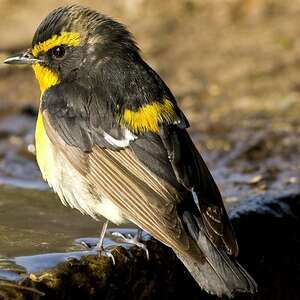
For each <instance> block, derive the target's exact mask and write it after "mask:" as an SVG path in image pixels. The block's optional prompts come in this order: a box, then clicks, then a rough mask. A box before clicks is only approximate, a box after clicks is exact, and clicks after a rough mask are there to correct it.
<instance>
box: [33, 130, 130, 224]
mask: <svg viewBox="0 0 300 300" xmlns="http://www.w3.org/2000/svg"><path fill="white" fill-rule="evenodd" d="M37 130H38V131H39V135H38V136H37V135H36V138H38V139H39V141H38V142H36V155H37V161H38V165H39V167H40V170H41V172H42V175H43V178H44V179H45V180H46V181H47V182H48V184H49V186H50V187H52V188H53V190H54V191H55V192H56V193H57V194H58V196H59V198H60V199H61V201H62V203H63V204H64V205H69V206H71V207H72V208H76V209H78V210H79V211H80V212H81V213H83V214H88V215H90V216H91V217H93V218H94V219H99V216H100V215H102V216H104V217H105V218H106V219H108V220H110V221H111V222H113V223H115V224H120V223H122V222H125V221H126V219H125V218H124V216H123V214H122V212H121V211H120V209H119V208H118V207H117V206H116V205H114V204H113V203H112V201H110V200H109V199H107V198H105V197H103V196H101V195H98V194H96V193H95V191H94V190H93V189H92V187H91V186H90V185H89V184H88V183H87V182H86V179H85V178H84V177H83V176H82V175H81V174H80V173H79V172H78V171H77V170H76V169H75V168H74V167H73V166H72V165H71V164H70V163H69V162H68V160H67V159H66V158H65V157H64V155H63V154H62V153H60V152H58V151H55V149H54V147H53V145H52V143H51V141H50V140H49V138H48V136H47V135H46V132H45V131H44V130H43V134H41V128H37Z"/></svg>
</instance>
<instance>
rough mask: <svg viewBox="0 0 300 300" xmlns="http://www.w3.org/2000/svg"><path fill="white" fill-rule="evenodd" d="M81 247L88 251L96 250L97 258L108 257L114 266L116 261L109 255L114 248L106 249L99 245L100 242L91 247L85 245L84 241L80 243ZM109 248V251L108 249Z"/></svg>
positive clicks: (87, 244)
mask: <svg viewBox="0 0 300 300" xmlns="http://www.w3.org/2000/svg"><path fill="white" fill-rule="evenodd" d="M81 245H82V246H83V247H85V248H86V249H89V250H90V249H96V251H97V253H98V256H99V257H100V256H106V257H109V258H110V259H111V260H112V263H113V265H115V264H116V260H115V258H114V256H113V254H112V253H111V251H112V250H113V249H114V248H115V247H113V248H111V247H110V246H108V247H106V248H104V247H103V244H102V243H100V242H99V243H98V244H97V245H96V246H95V244H94V245H91V244H90V243H87V242H85V241H81ZM109 248H111V249H109Z"/></svg>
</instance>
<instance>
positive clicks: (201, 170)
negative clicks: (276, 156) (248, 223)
mask: <svg viewBox="0 0 300 300" xmlns="http://www.w3.org/2000/svg"><path fill="white" fill-rule="evenodd" d="M160 137H161V139H162V142H163V144H164V146H165V148H166V150H167V153H168V157H169V160H170V162H171V165H172V167H173V170H174V173H175V175H176V178H177V180H178V181H179V182H180V183H181V184H182V185H183V186H184V187H186V189H188V190H190V191H191V192H192V193H193V196H194V200H195V201H197V202H198V205H199V208H200V213H201V216H202V220H203V223H204V225H205V228H206V231H207V233H208V235H209V237H210V239H211V240H212V242H213V243H214V244H215V245H217V246H221V247H222V246H225V248H226V250H227V252H228V253H229V254H231V255H234V256H237V255H238V245H237V241H236V238H235V234H234V231H233V228H232V226H231V223H230V221H229V218H228V215H227V212H226V210H225V207H224V204H223V200H222V197H221V194H220V192H219V189H218V187H217V185H216V183H215V181H214V179H213V177H212V175H211V173H210V171H209V170H208V168H207V166H206V164H205V162H204V161H203V159H202V157H201V155H200V154H199V152H198V150H197V149H196V147H195V145H194V143H193V142H192V140H191V138H190V136H189V134H188V133H187V131H186V130H185V129H181V128H178V127H177V126H176V125H162V126H161V129H160Z"/></svg>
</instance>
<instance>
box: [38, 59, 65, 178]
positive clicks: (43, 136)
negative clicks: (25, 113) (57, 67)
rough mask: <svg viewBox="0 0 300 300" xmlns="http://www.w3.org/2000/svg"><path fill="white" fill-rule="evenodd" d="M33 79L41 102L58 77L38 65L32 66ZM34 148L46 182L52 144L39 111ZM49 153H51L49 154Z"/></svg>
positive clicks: (57, 80)
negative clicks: (38, 89)
mask: <svg viewBox="0 0 300 300" xmlns="http://www.w3.org/2000/svg"><path fill="white" fill-rule="evenodd" d="M33 70H34V73H35V77H36V79H37V81H38V83H39V86H40V90H41V101H42V96H43V94H44V92H45V91H46V90H47V89H49V88H50V87H51V86H54V85H56V84H57V83H58V82H59V79H58V76H57V75H56V74H55V73H54V72H52V71H51V70H49V69H48V68H46V67H43V66H41V65H39V64H35V65H33ZM35 148H36V159H37V163H38V165H39V168H40V170H41V172H42V175H43V178H44V179H45V180H47V178H48V177H49V176H51V174H52V171H53V170H51V169H52V168H53V163H52V161H51V155H52V150H53V149H52V148H53V146H52V143H51V141H50V140H49V138H48V136H47V133H46V131H45V128H44V123H43V116H42V113H41V111H39V114H38V118H37V122H36V129H35ZM50 152H51V153H50Z"/></svg>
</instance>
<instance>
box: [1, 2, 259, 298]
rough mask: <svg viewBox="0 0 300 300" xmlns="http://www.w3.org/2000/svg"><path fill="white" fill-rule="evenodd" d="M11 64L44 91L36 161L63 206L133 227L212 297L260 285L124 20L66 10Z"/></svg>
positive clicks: (180, 119) (183, 123) (180, 117)
mask: <svg viewBox="0 0 300 300" xmlns="http://www.w3.org/2000/svg"><path fill="white" fill-rule="evenodd" d="M4 62H5V63H7V64H28V65H31V66H32V68H33V71H34V73H35V77H36V79H37V81H38V83H39V88H40V91H41V98H40V105H39V113H38V117H37V122H36V131H35V147H36V159H37V163H38V166H39V168H40V170H41V173H42V176H43V178H44V179H45V180H46V181H47V182H48V184H49V186H50V187H51V188H52V189H53V190H54V191H55V192H56V193H57V194H58V196H59V198H60V199H61V201H62V202H63V204H65V205H69V206H71V207H72V208H76V209H78V210H79V211H80V212H82V213H84V214H87V215H90V216H91V217H93V218H94V219H96V220H100V219H101V216H102V217H104V218H106V219H107V220H109V221H111V222H113V223H115V224H117V225H120V224H122V223H125V222H128V221H130V222H133V223H134V224H136V225H137V226H138V227H139V228H140V229H142V230H144V231H146V232H147V233H149V234H150V235H152V236H153V237H154V238H156V239H157V240H159V241H160V242H162V243H163V244H165V245H166V246H168V247H170V248H171V249H172V250H173V251H174V252H175V254H176V255H177V257H178V258H179V259H180V260H181V262H182V263H183V264H184V266H185V267H186V268H187V270H188V271H189V272H190V274H191V275H192V277H193V278H194V279H195V281H196V282H197V283H198V285H199V286H200V287H201V288H202V289H204V290H205V291H207V292H208V293H210V294H215V295H218V296H227V297H233V296H234V295H235V294H236V293H238V292H245V293H255V292H256V291H257V285H256V283H255V281H254V279H253V278H252V277H251V276H250V275H249V274H248V272H247V271H246V270H245V269H244V268H243V267H242V266H241V265H240V264H239V263H238V261H237V260H236V257H237V255H238V252H239V249H238V244H237V239H236V236H235V233H234V230H233V227H232V225H231V222H230V220H229V217H228V214H227V212H226V209H225V206H224V203H223V200H222V196H221V194H220V191H219V189H218V187H217V185H216V183H215V181H214V179H213V177H212V175H211V173H210V171H209V169H208V167H207V166H206V164H205V162H204V160H203V159H202V157H201V155H200V153H199V152H198V150H197V148H196V146H195V145H194V143H193V141H192V139H191V137H190V135H189V133H188V131H187V129H188V128H189V126H190V125H189V122H188V119H187V118H186V116H185V115H184V113H183V112H182V111H181V109H180V108H179V106H178V104H177V102H176V99H175V97H174V95H173V94H172V92H171V91H170V89H169V88H168V86H167V85H166V83H165V82H164V81H163V80H162V79H161V77H160V76H159V75H158V73H156V72H155V71H154V70H153V69H152V68H151V67H150V66H149V65H148V64H147V63H146V62H145V61H144V59H143V58H142V54H141V51H140V49H139V47H138V46H137V43H136V41H135V39H134V37H133V35H132V34H131V33H130V32H129V30H128V29H127V27H126V26H125V25H123V24H121V23H120V22H118V21H116V20H114V19H113V18H111V17H108V16H106V15H105V14H102V13H100V12H97V11H95V10H93V9H90V8H86V7H83V6H80V5H66V6H62V7H59V8H56V9H55V10H53V11H52V12H50V13H49V15H48V16H47V17H46V18H45V19H44V20H43V21H42V22H41V24H40V25H39V26H38V28H37V30H36V32H35V34H34V36H33V40H32V45H31V47H30V48H29V49H27V50H26V51H24V52H22V53H19V54H16V55H13V56H10V57H8V58H7V59H6V60H5V61H4ZM106 224H107V223H106ZM105 229H106V228H105ZM105 229H104V231H103V232H102V235H103V234H104V233H105Z"/></svg>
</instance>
